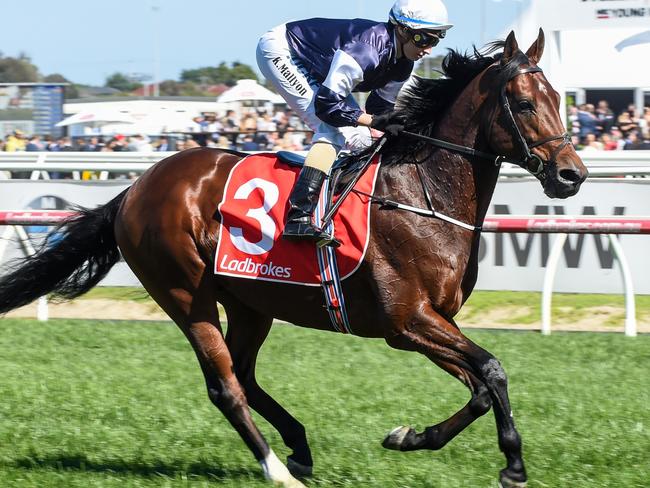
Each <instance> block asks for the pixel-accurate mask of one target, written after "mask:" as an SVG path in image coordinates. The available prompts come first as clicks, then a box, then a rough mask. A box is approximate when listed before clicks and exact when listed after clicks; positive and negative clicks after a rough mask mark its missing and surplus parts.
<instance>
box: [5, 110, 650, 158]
mask: <svg viewBox="0 0 650 488" xmlns="http://www.w3.org/2000/svg"><path fill="white" fill-rule="evenodd" d="M193 125H194V128H193V129H192V130H191V131H188V132H185V133H174V134H162V135H158V136H152V137H149V136H146V135H131V136H124V135H120V134H118V135H114V136H110V137H107V136H89V137H74V138H71V137H60V138H52V137H49V136H43V137H41V136H39V135H32V136H29V137H28V136H26V135H25V134H24V133H23V132H22V131H20V130H15V131H13V133H12V134H10V135H8V136H7V137H6V139H5V140H2V139H0V151H81V152H84V151H142V152H150V151H178V150H182V149H188V148H191V147H198V146H208V147H216V148H225V149H235V150H240V151H304V150H307V149H309V146H310V145H311V137H312V133H311V131H310V130H309V128H308V127H306V126H305V125H304V123H303V122H302V121H301V120H300V118H299V117H298V116H297V115H296V114H294V113H293V112H292V111H291V110H278V111H276V112H274V113H272V114H271V113H269V112H267V111H265V110H259V111H258V110H255V109H249V110H247V111H244V112H242V113H241V114H239V115H238V114H237V113H236V112H235V111H234V110H228V111H227V112H226V113H225V114H224V115H223V116H221V117H218V116H217V115H216V114H213V113H204V114H203V115H202V116H200V117H196V118H195V119H194V120H193ZM568 126H569V131H570V133H571V135H572V140H573V143H574V145H575V146H576V147H577V148H578V149H580V150H585V151H612V150H620V149H623V150H630V149H645V150H650V107H645V109H644V110H643V113H639V112H638V111H637V110H636V108H635V106H634V105H630V106H629V107H628V108H627V109H626V110H624V111H622V112H621V113H619V114H615V113H614V112H613V111H612V110H611V109H610V107H609V104H608V103H607V102H606V101H604V100H603V101H600V102H598V105H597V106H594V105H592V104H584V105H580V106H579V107H576V106H570V107H569V109H568Z"/></svg>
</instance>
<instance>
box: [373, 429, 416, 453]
mask: <svg viewBox="0 0 650 488" xmlns="http://www.w3.org/2000/svg"><path fill="white" fill-rule="evenodd" d="M412 430H413V429H411V428H410V427H404V426H400V427H397V428H395V429H393V430H391V431H390V432H389V433H388V435H387V436H386V438H385V439H384V442H382V443H381V445H382V446H383V447H385V448H386V449H393V450H394V451H401V450H402V445H403V444H404V439H405V438H406V436H407V435H408V434H409V432H411V431H412Z"/></svg>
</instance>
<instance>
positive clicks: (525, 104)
mask: <svg viewBox="0 0 650 488" xmlns="http://www.w3.org/2000/svg"><path fill="white" fill-rule="evenodd" d="M518 103H519V109H520V110H521V111H522V112H534V111H535V106H534V105H533V104H532V103H530V102H529V101H528V100H519V102H518Z"/></svg>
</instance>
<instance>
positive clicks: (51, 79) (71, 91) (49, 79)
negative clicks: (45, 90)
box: [43, 73, 79, 100]
mask: <svg viewBox="0 0 650 488" xmlns="http://www.w3.org/2000/svg"><path fill="white" fill-rule="evenodd" d="M43 81H44V82H46V83H70V84H69V85H68V86H66V87H64V89H63V94H64V97H65V99H66V100H69V99H71V98H79V89H78V88H77V85H75V84H74V83H72V82H71V81H69V80H68V79H67V78H66V77H65V76H63V75H61V74H59V73H52V74H51V75H47V76H46V77H45V78H43Z"/></svg>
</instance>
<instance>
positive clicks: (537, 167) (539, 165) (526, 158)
mask: <svg viewBox="0 0 650 488" xmlns="http://www.w3.org/2000/svg"><path fill="white" fill-rule="evenodd" d="M527 73H543V71H542V69H541V68H539V67H537V66H531V67H529V68H523V69H520V70H517V71H516V72H515V73H514V74H513V75H512V76H511V77H510V78H508V79H507V80H505V81H504V83H503V86H502V87H501V91H500V101H501V105H502V108H503V110H504V112H505V114H506V120H507V121H508V125H509V129H510V131H511V132H512V134H513V139H514V140H515V141H516V143H517V144H518V145H519V146H520V148H521V151H522V153H523V157H522V158H520V159H518V160H516V159H513V158H510V157H508V156H500V155H497V154H490V153H487V152H483V151H478V150H476V149H473V148H471V147H467V146H461V145H459V144H454V143H451V142H447V141H443V140H440V139H434V138H433V137H428V136H424V135H422V134H417V133H415V132H409V131H402V132H400V134H404V135H405V136H408V137H412V138H414V139H419V140H422V141H425V142H427V143H429V144H431V145H433V146H437V147H440V148H443V149H448V150H450V151H454V152H458V153H462V154H467V155H469V156H473V157H479V158H483V159H489V160H491V161H494V164H495V165H497V166H499V165H501V163H505V162H508V163H513V164H516V165H517V166H519V167H521V168H523V169H525V170H526V171H528V172H529V173H530V174H531V175H533V176H534V177H535V178H537V179H538V180H540V181H541V182H542V183H544V180H545V176H544V168H545V167H546V165H547V164H548V163H552V162H555V158H557V156H558V155H559V154H560V152H561V151H562V150H563V149H564V148H565V147H567V146H572V145H573V144H572V142H571V136H570V135H569V133H568V132H565V133H564V134H561V135H557V136H551V137H547V138H546V139H542V140H541V141H536V142H532V143H529V142H528V141H527V140H526V138H525V137H524V135H523V134H522V133H521V130H520V129H519V126H518V125H517V122H516V121H515V116H514V114H513V113H512V108H511V107H510V101H509V100H508V95H507V93H506V88H507V86H508V83H509V82H510V81H512V80H513V79H514V78H516V77H517V76H519V75H524V74H527ZM559 140H561V141H562V144H560V145H559V146H558V147H557V148H556V149H555V150H554V151H553V153H552V154H551V157H550V159H548V160H544V159H543V158H542V157H541V156H539V155H538V154H536V153H534V152H533V149H535V148H536V147H540V146H543V145H544V144H547V143H549V142H553V141H559Z"/></svg>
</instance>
